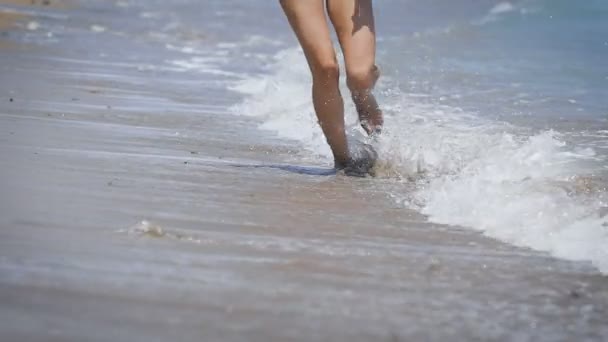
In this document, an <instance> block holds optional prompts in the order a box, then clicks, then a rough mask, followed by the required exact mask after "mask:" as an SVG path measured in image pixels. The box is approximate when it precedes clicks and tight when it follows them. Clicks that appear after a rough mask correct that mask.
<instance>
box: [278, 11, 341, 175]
mask: <svg viewBox="0 0 608 342" xmlns="http://www.w3.org/2000/svg"><path fill="white" fill-rule="evenodd" d="M280 2H281V6H282V7H283V10H284V11H285V14H286V15H287V19H288V20H289V23H290V25H291V27H292V28H293V30H294V32H295V34H296V36H297V37H298V40H299V41H300V45H301V46H302V49H303V50H304V54H305V56H306V60H307V61H308V66H309V67H310V71H311V73H312V98H313V104H314V108H315V112H316V114H317V118H318V120H319V124H320V125H321V129H322V130H323V133H324V134H325V138H326V139H327V143H328V144H329V146H330V147H331V150H332V152H333V154H334V159H335V161H336V166H337V167H342V166H345V165H346V164H347V163H348V161H349V152H348V144H347V141H346V133H345V130H344V102H343V100H342V96H341V94H340V89H339V86H338V79H339V76H340V75H339V74H340V71H339V67H338V62H337V60H336V54H335V51H334V47H333V44H332V42H331V37H330V32H329V27H328V25H327V19H326V17H325V8H324V6H323V0H281V1H280Z"/></svg>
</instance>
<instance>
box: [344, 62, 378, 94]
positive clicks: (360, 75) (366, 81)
mask: <svg viewBox="0 0 608 342" xmlns="http://www.w3.org/2000/svg"><path fill="white" fill-rule="evenodd" d="M379 76H380V73H379V71H378V68H377V67H376V66H371V67H367V66H366V67H357V68H352V69H350V70H348V72H347V75H346V84H347V85H348V88H349V89H350V90H351V91H353V92H362V91H367V90H370V89H372V88H373V87H374V85H375V84H376V81H377V80H378V77H379Z"/></svg>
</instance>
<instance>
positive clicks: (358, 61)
mask: <svg viewBox="0 0 608 342" xmlns="http://www.w3.org/2000/svg"><path fill="white" fill-rule="evenodd" d="M327 12H328V13H329V18H330V19H331V22H332V24H333V26H334V29H335V30H336V34H337V36H338V40H339V41H340V46H341V47H342V52H343V53H344V62H345V64H346V71H347V72H349V71H354V70H361V69H364V70H365V71H369V70H371V68H373V67H374V65H375V63H376V61H375V59H376V32H375V25H374V13H373V9H372V0H327Z"/></svg>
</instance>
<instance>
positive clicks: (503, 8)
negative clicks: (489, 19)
mask: <svg viewBox="0 0 608 342" xmlns="http://www.w3.org/2000/svg"><path fill="white" fill-rule="evenodd" d="M514 10H515V6H513V4H511V3H510V2H506V1H505V2H501V3H499V4H496V5H495V6H494V7H492V9H491V10H490V14H501V13H507V12H511V11H514Z"/></svg>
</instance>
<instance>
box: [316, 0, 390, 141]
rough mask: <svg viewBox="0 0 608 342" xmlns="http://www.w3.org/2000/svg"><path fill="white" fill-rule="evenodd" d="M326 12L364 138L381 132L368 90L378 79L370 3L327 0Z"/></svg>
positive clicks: (379, 115)
mask: <svg viewBox="0 0 608 342" xmlns="http://www.w3.org/2000/svg"><path fill="white" fill-rule="evenodd" d="M327 12H328V14H329V18H330V20H331V22H332V24H333V26H334V29H335V30H336V34H337V35H338V40H339V41H340V46H341V47H342V51H343V53H344V62H345V64H346V77H347V81H346V83H347V84H348V88H349V89H350V91H351V94H352V98H353V102H354V103H355V107H356V108H357V113H358V114H359V121H360V123H361V126H362V127H363V129H365V131H366V132H367V133H368V134H372V133H378V132H380V130H381V129H382V124H383V122H384V121H383V117H382V111H381V110H380V107H379V106H378V103H377V102H376V98H375V97H374V94H372V89H373V87H374V85H375V83H376V81H377V80H378V77H379V76H380V72H379V71H378V68H377V67H376V62H375V58H376V34H375V26H374V13H373V10H372V0H327Z"/></svg>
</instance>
